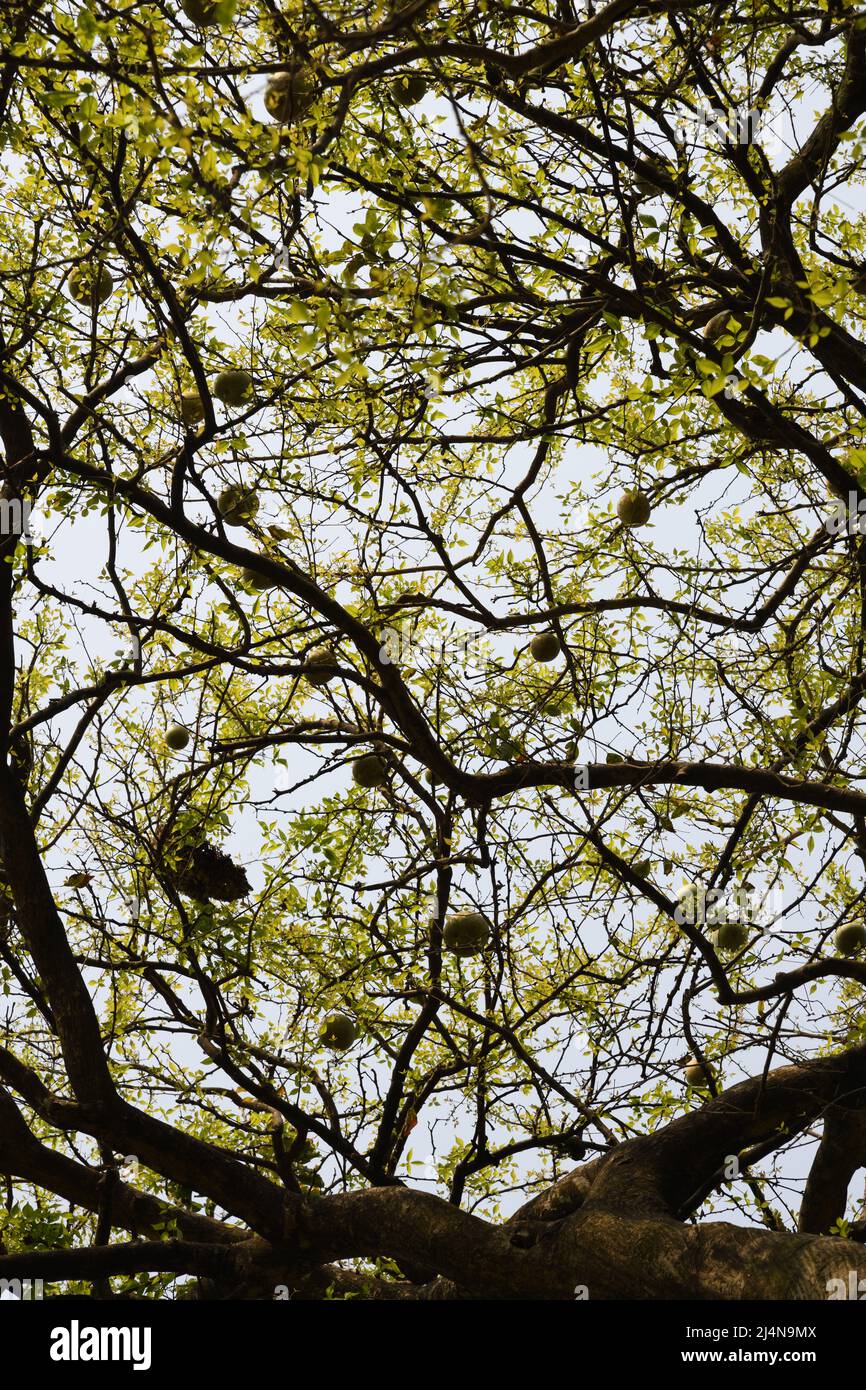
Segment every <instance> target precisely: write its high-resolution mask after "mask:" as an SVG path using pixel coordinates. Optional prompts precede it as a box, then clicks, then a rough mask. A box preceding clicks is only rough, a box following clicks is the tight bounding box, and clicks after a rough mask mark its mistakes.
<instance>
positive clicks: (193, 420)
mask: <svg viewBox="0 0 866 1390" xmlns="http://www.w3.org/2000/svg"><path fill="white" fill-rule="evenodd" d="M180 418H181V419H182V420H183V423H184V424H185V425H197V424H198V422H199V420H203V419H204V402H203V400H202V398H201V396H200V395H199V393H198V391H184V392H183V394H182V395H181V398H180Z"/></svg>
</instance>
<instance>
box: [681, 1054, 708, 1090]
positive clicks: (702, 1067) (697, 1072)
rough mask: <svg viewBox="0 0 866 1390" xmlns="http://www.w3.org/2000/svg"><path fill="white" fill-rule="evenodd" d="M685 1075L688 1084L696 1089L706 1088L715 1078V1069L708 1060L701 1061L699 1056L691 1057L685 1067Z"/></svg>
mask: <svg viewBox="0 0 866 1390" xmlns="http://www.w3.org/2000/svg"><path fill="white" fill-rule="evenodd" d="M683 1076H684V1077H685V1079H686V1085H687V1086H691V1087H693V1088H695V1089H704V1088H705V1087H707V1086H709V1084H710V1082H711V1081H712V1080H713V1069H712V1067H711V1066H710V1065H709V1064H708V1063H706V1062H699V1061H698V1059H697V1057H690V1058H689V1059H688V1061H687V1062H686V1064H685V1066H684V1067H683Z"/></svg>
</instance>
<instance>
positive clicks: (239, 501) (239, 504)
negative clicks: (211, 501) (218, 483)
mask: <svg viewBox="0 0 866 1390" xmlns="http://www.w3.org/2000/svg"><path fill="white" fill-rule="evenodd" d="M258 509H259V499H258V497H257V496H256V494H255V493H254V492H253V490H252V488H246V487H227V488H223V491H222V492H221V493H220V495H219V499H218V501H217V511H218V512H219V514H220V516H221V517H222V519H223V521H227V522H228V524H229V526H243V524H244V522H245V521H251V520H252V518H253V517H254V516H255V514H256V512H257V511H258Z"/></svg>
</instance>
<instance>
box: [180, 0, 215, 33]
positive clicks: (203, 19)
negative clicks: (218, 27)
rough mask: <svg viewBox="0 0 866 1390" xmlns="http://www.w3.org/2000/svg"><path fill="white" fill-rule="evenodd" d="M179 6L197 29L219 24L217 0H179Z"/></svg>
mask: <svg viewBox="0 0 866 1390" xmlns="http://www.w3.org/2000/svg"><path fill="white" fill-rule="evenodd" d="M180 7H181V9H182V10H183V12H184V14H185V15H186V17H187V19H191V20H192V22H193V24H195V25H197V26H198V28H199V29H207V28H208V27H209V26H210V25H213V24H219V4H218V0H180Z"/></svg>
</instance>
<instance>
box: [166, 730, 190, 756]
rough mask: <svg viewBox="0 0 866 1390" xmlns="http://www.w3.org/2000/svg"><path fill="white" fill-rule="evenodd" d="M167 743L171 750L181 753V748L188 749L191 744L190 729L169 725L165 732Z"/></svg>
mask: <svg viewBox="0 0 866 1390" xmlns="http://www.w3.org/2000/svg"><path fill="white" fill-rule="evenodd" d="M165 741H166V743H167V744H168V746H169V748H173V749H174V750H175V752H176V753H179V752H180V750H181V748H186V746H187V744H188V743H189V729H185V728H184V727H183V725H182V724H169V726H168V728H167V729H166V731H165Z"/></svg>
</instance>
